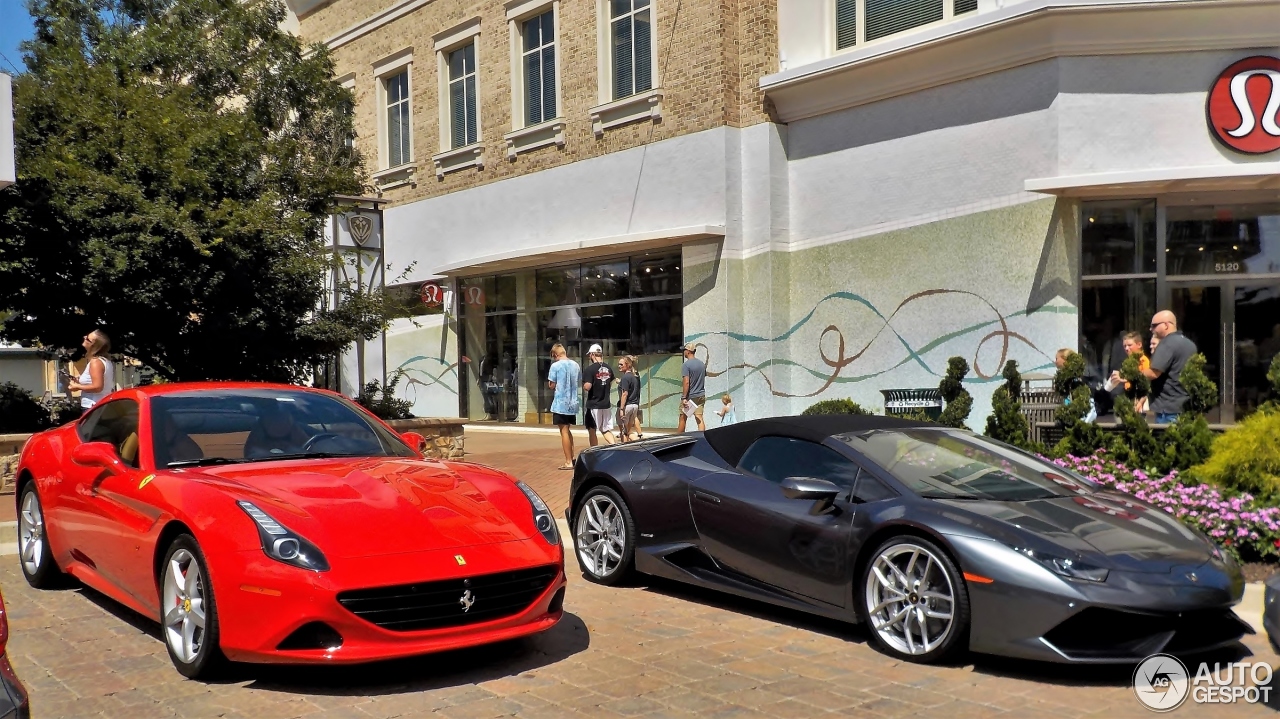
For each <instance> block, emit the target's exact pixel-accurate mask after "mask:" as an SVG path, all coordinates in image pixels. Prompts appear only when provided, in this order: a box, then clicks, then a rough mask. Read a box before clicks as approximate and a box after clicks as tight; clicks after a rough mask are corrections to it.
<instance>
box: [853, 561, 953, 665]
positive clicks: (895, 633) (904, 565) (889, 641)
mask: <svg viewBox="0 0 1280 719" xmlns="http://www.w3.org/2000/svg"><path fill="white" fill-rule="evenodd" d="M862 586H863V601H864V603H863V616H864V617H865V618H866V620H867V629H868V630H869V631H870V633H871V640H872V642H874V643H875V644H876V646H877V647H879V648H880V650H881V651H883V652H885V653H886V654H890V655H892V656H894V657H896V658H899V659H905V660H907V661H912V662H920V663H924V664H931V663H934V662H938V661H942V660H943V659H945V658H947V657H948V656H950V655H952V653H953V652H956V651H958V650H960V649H963V648H964V644H965V642H964V639H965V638H966V637H967V636H968V633H969V632H968V629H969V593H968V591H967V589H966V587H965V584H964V578H963V577H962V576H961V574H960V571H959V570H958V569H957V568H956V565H955V563H954V562H952V561H951V558H950V557H948V556H947V554H946V552H943V551H942V550H941V549H939V548H938V547H937V545H935V544H933V543H932V542H930V541H928V540H925V539H922V538H920V537H914V536H906V537H894V538H893V539H890V540H889V541H887V542H885V543H883V544H881V545H880V546H879V547H878V548H877V549H876V550H875V553H874V554H872V555H871V561H869V562H868V563H867V566H866V569H864V570H863V577H862Z"/></svg>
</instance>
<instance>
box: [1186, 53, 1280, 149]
mask: <svg viewBox="0 0 1280 719" xmlns="http://www.w3.org/2000/svg"><path fill="white" fill-rule="evenodd" d="M1205 112H1206V114H1207V115H1208V121H1209V129H1210V131H1211V132H1212V133H1213V136H1214V137H1216V138H1217V139H1218V142H1221V143H1222V144H1223V145H1226V146H1227V147H1229V148H1231V149H1232V150H1235V151H1236V152H1242V153H1245V154H1249V155H1261V154H1263V153H1267V152H1274V151H1276V150H1280V58H1276V57H1269V56H1266V55H1255V56H1253V57H1247V58H1245V59H1243V60H1241V61H1239V62H1237V63H1235V64H1233V65H1232V66H1231V67H1228V68H1227V69H1226V70H1223V71H1222V74H1220V75H1218V79H1217V80H1216V81H1214V83H1213V87H1212V88H1210V89H1209V100H1208V104H1207V107H1206V109H1205Z"/></svg>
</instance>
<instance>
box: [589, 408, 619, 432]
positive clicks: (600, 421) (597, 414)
mask: <svg viewBox="0 0 1280 719" xmlns="http://www.w3.org/2000/svg"><path fill="white" fill-rule="evenodd" d="M585 419H586V421H585V422H584V423H583V424H585V425H586V427H587V429H594V430H597V431H600V432H612V431H613V409H612V408H606V409H589V410H587V416H586V418H585Z"/></svg>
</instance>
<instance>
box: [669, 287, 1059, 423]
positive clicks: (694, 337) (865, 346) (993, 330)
mask: <svg viewBox="0 0 1280 719" xmlns="http://www.w3.org/2000/svg"><path fill="white" fill-rule="evenodd" d="M946 295H957V296H960V297H968V298H971V299H974V300H977V301H978V302H980V303H981V304H982V305H983V306H985V308H986V309H987V310H989V311H990V312H991V315H992V318H991V319H990V320H988V321H985V322H979V323H976V324H973V325H969V326H967V327H961V328H959V329H956V330H954V331H951V332H947V333H945V334H942V335H939V336H938V337H935V338H934V339H932V340H930V341H928V342H926V343H925V344H923V345H921V346H919V347H914V346H912V344H911V342H910V341H909V340H908V339H907V338H906V337H904V336H903V335H902V333H900V332H899V331H898V330H897V329H895V328H894V326H893V322H894V319H895V318H897V317H898V315H899V314H901V313H902V312H903V310H904V309H905V308H907V307H908V306H910V305H911V304H913V303H915V302H919V301H921V300H924V299H926V298H931V297H939V296H946ZM834 302H852V303H854V304H856V305H859V306H861V307H863V308H865V309H867V310H869V311H870V312H871V313H872V314H873V315H874V316H875V317H876V318H878V319H879V321H880V325H879V327H878V328H875V330H874V331H873V332H872V333H871V335H870V338H869V339H867V340H866V341H865V342H864V343H862V344H861V346H860V347H859V348H858V349H857V350H856V351H850V348H849V343H848V342H847V341H846V338H845V334H844V331H843V330H841V328H840V326H839V325H836V324H830V325H827V326H826V327H825V328H824V329H823V330H822V332H821V334H820V335H819V336H818V342H817V348H816V349H817V354H818V357H819V359H821V360H822V363H823V365H824V367H823V368H821V369H814V368H811V367H808V366H805V365H803V364H801V363H799V362H796V361H793V360H789V359H777V358H773V359H769V360H767V361H765V362H762V363H760V364H751V363H742V364H736V365H730V366H726V367H723V368H714V358H713V357H711V356H710V353H711V348H710V347H708V346H707V344H706V343H705V342H701V341H699V340H703V339H707V338H710V337H724V338H726V339H728V340H730V341H736V342H744V343H750V344H755V343H770V344H772V343H777V342H785V341H788V340H790V339H791V338H792V337H794V336H795V335H796V334H797V333H799V332H800V331H801V330H802V329H804V328H805V327H806V326H807V325H809V324H810V323H811V322H812V321H813V320H814V318H815V317H816V316H817V314H818V311H819V310H820V309H821V308H822V306H823V305H825V304H828V303H834ZM1032 313H1034V314H1044V313H1062V314H1072V315H1074V314H1076V309H1075V308H1074V307H1069V306H1067V307H1062V306H1044V307H1041V308H1039V309H1036V310H1032V311H1028V310H1019V311H1017V312H1014V313H1012V314H1009V315H1005V314H1004V313H1002V312H1000V310H999V309H997V308H996V306H995V305H994V304H992V303H991V302H990V301H988V300H987V299H986V298H984V297H982V296H981V295H979V294H977V293H975V292H970V291H968V290H955V289H931V290H924V291H922V292H917V293H915V294H913V295H910V296H909V297H907V298H906V299H904V300H902V301H901V302H899V303H898V304H897V306H895V307H894V308H893V310H892V311H890V312H889V313H888V314H887V315H886V314H885V313H884V312H883V311H881V310H880V309H879V308H877V307H876V306H875V305H874V304H872V303H871V302H870V301H869V300H867V299H866V298H865V297H862V296H861V295H858V294H855V293H853V292H845V291H840V292H833V293H831V294H829V295H827V296H825V297H823V298H822V299H821V300H819V301H818V302H817V303H815V304H814V306H813V308H811V309H810V310H809V311H808V312H807V313H806V314H805V315H804V317H802V318H801V319H800V320H799V321H797V322H796V323H795V324H794V325H792V326H791V327H790V328H789V329H788V330H786V331H785V332H783V333H781V334H779V335H777V336H776V337H762V336H759V335H751V334H744V333H741V332H701V333H695V334H691V335H690V336H689V341H691V342H695V343H696V344H697V345H698V346H699V347H702V348H705V349H706V351H707V353H708V358H707V375H708V376H709V377H720V376H722V375H724V374H726V373H728V372H731V371H733V370H747V374H746V375H745V376H744V377H743V381H742V382H739V383H738V384H736V385H734V386H733V387H731V388H729V389H728V390H727V391H728V392H730V393H732V392H734V391H737V390H739V389H741V388H742V387H743V386H745V384H746V380H747V379H749V378H750V377H752V376H754V375H760V377H761V378H762V379H763V380H764V381H765V383H766V385H767V386H768V388H769V392H770V393H771V394H772V395H773V396H775V397H784V398H808V397H816V396H818V395H820V394H822V393H823V392H826V391H827V390H828V389H830V388H831V387H832V386H834V385H836V384H846V383H858V382H865V381H867V380H869V379H874V378H876V377H880V376H882V375H885V374H887V373H889V372H893V371H894V370H896V369H898V368H900V367H902V366H904V365H907V364H913V363H914V364H916V365H918V366H919V367H920V368H921V369H923V370H925V371H926V372H928V373H929V374H931V375H934V376H937V377H941V376H942V375H941V373H940V372H939V371H937V370H935V369H934V368H933V367H931V366H930V365H929V363H928V362H927V361H926V359H925V357H924V355H926V354H928V353H929V352H931V351H932V350H934V349H937V348H938V347H940V346H942V345H943V344H945V343H947V342H950V341H952V340H955V339H958V338H961V337H968V336H971V335H976V334H978V333H983V332H985V334H982V335H981V336H980V337H978V338H977V341H976V343H975V345H974V347H973V356H972V359H971V361H970V366H971V367H972V368H973V372H974V374H975V375H976V378H975V379H974V380H971V381H974V382H978V383H985V382H996V381H1002V380H1001V378H1000V376H999V372H1000V371H1001V370H1003V368H1004V364H1005V362H1006V361H1007V360H1008V359H1009V355H1010V352H1011V350H1012V349H1013V348H1014V347H1015V343H1016V345H1020V346H1025V348H1027V349H1029V350H1031V351H1032V352H1034V353H1035V354H1037V355H1039V356H1040V357H1043V358H1044V359H1045V360H1047V361H1046V362H1044V363H1042V364H1039V365H1037V366H1032V367H1024V368H1022V371H1024V372H1027V371H1036V370H1042V369H1047V368H1049V367H1052V366H1053V362H1052V356H1051V354H1050V353H1048V352H1046V351H1044V350H1042V349H1041V348H1040V347H1038V346H1036V344H1035V343H1034V342H1033V341H1031V340H1030V339H1028V338H1027V337H1026V336H1024V335H1023V334H1021V333H1019V332H1016V331H1014V330H1012V329H1010V326H1009V321H1010V320H1011V319H1013V318H1016V317H1023V316H1030V315H1031V314H1032ZM886 333H889V334H891V335H892V336H893V338H894V340H896V343H897V344H899V345H901V347H902V349H903V353H904V356H903V357H902V358H901V359H900V360H898V361H897V362H896V363H894V364H892V365H890V366H888V367H884V368H882V369H878V370H874V371H870V372H864V373H861V374H849V371H850V370H851V368H854V367H855V365H856V364H857V363H858V362H859V360H862V359H863V357H864V355H866V353H867V352H868V351H869V350H870V349H871V347H872V346H873V345H874V344H875V343H876V341H877V340H878V339H880V338H881V337H882V336H884V335H885V334H886ZM832 337H833V338H834V339H835V344H836V353H835V355H834V356H831V355H828V354H827V351H826V349H824V344H827V340H828V338H832ZM992 341H998V342H999V343H1000V354H999V360H998V361H997V362H996V363H995V367H994V368H992V369H991V371H986V369H987V368H984V367H983V366H982V365H981V361H980V357H981V354H982V350H983V348H984V347H986V346H987V344H988V343H989V342H992ZM775 365H776V366H785V367H794V368H798V369H799V370H801V371H803V372H805V373H807V374H809V375H810V376H812V377H814V378H815V379H817V380H819V382H820V385H819V386H818V388H817V389H815V390H813V391H811V392H805V393H803V394H796V393H791V392H786V391H784V390H780V389H778V388H777V387H776V386H775V385H774V380H773V377H772V376H771V375H770V374H769V373H768V372H767V370H768V369H770V368H771V367H773V366H775ZM667 396H671V395H667Z"/></svg>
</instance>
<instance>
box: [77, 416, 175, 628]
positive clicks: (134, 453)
mask: <svg viewBox="0 0 1280 719" xmlns="http://www.w3.org/2000/svg"><path fill="white" fill-rule="evenodd" d="M99 409H100V410H101V415H100V416H99V417H97V418H96V421H94V422H93V424H92V425H90V426H87V427H86V431H85V433H84V439H85V440H86V441H89V442H106V443H108V444H110V445H111V446H112V447H114V448H115V450H116V454H117V456H118V457H119V458H120V460H121V464H120V465H118V466H117V467H114V468H112V467H105V468H104V467H85V466H81V465H77V464H74V463H72V464H71V467H72V469H71V474H72V475H73V476H72V477H69V479H70V480H71V481H72V483H73V485H74V486H73V487H72V490H71V491H72V493H73V494H74V499H73V500H72V505H73V506H74V510H73V511H72V512H70V513H69V514H71V515H73V517H74V518H73V519H72V521H73V523H74V524H73V527H72V532H71V534H72V537H73V551H74V552H76V553H79V554H81V555H84V556H86V557H88V559H89V560H90V562H91V563H92V565H93V567H94V568H95V569H96V571H97V572H98V573H99V574H101V575H102V576H103V578H105V579H107V580H108V581H110V582H111V583H113V584H115V585H116V586H117V587H119V588H120V589H122V590H123V591H125V592H128V593H129V594H131V595H133V596H134V598H136V599H138V600H139V601H141V602H143V603H144V604H145V605H147V606H152V605H154V604H155V603H156V591H155V581H154V579H153V578H152V576H151V562H150V554H149V552H147V553H146V556H143V555H144V552H143V544H144V542H143V538H144V537H145V536H146V534H147V533H148V531H149V530H150V529H151V527H152V526H153V525H154V524H155V522H156V520H157V519H159V516H160V512H159V511H158V510H156V509H155V507H154V506H152V505H149V504H147V503H146V502H144V501H142V500H141V499H140V497H141V495H142V492H143V491H144V490H145V489H146V488H145V484H144V483H143V481H142V480H143V479H144V478H145V474H144V473H143V472H142V471H141V470H140V469H139V453H140V452H139V445H140V442H139V434H138V429H139V423H138V414H139V410H138V403H137V402H136V401H134V400H132V399H118V400H113V401H112V402H109V403H107V404H105V405H103V406H102V407H101V408H95V411H98V410H99ZM139 485H144V486H142V487H141V488H140V487H139ZM69 518H71V517H69Z"/></svg>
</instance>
